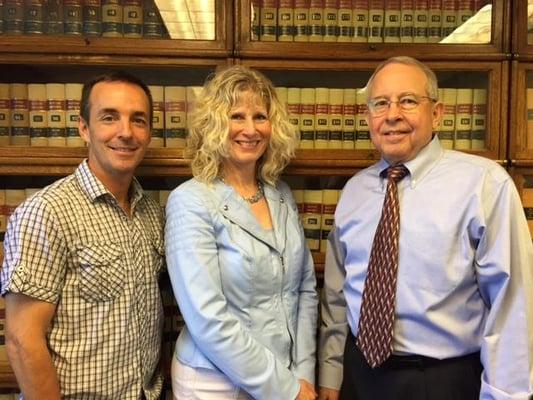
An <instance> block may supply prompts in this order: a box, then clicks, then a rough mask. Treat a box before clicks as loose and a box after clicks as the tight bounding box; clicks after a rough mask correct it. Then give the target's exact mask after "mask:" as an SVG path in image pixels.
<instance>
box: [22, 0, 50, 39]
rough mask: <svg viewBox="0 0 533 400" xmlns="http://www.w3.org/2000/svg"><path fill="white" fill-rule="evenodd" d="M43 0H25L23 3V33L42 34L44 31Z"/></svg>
mask: <svg viewBox="0 0 533 400" xmlns="http://www.w3.org/2000/svg"><path fill="white" fill-rule="evenodd" d="M44 13H45V11H44V0H26V1H25V5H24V33H25V34H26V35H42V34H43V33H44Z"/></svg>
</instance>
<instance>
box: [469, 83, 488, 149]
mask: <svg viewBox="0 0 533 400" xmlns="http://www.w3.org/2000/svg"><path fill="white" fill-rule="evenodd" d="M472 98H473V101H472V150H484V149H485V137H486V128H487V89H474V92H473V95H472Z"/></svg>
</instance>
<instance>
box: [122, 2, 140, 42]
mask: <svg viewBox="0 0 533 400" xmlns="http://www.w3.org/2000/svg"><path fill="white" fill-rule="evenodd" d="M123 4H124V11H123V21H122V22H123V25H122V29H123V30H124V37H129V38H141V37H142V36H143V9H142V1H141V0H123Z"/></svg>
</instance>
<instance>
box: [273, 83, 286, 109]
mask: <svg viewBox="0 0 533 400" xmlns="http://www.w3.org/2000/svg"><path fill="white" fill-rule="evenodd" d="M274 90H275V92H276V96H277V97H278V100H279V102H280V103H281V104H283V107H287V100H288V96H289V90H288V89H287V88H286V87H284V86H276V87H275V88H274Z"/></svg>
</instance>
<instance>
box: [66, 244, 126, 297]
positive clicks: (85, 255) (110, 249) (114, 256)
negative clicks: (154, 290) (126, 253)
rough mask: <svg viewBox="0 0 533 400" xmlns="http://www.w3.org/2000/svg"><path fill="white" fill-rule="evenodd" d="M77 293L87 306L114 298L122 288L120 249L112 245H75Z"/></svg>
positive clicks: (121, 257)
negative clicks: (77, 278) (78, 292)
mask: <svg viewBox="0 0 533 400" xmlns="http://www.w3.org/2000/svg"><path fill="white" fill-rule="evenodd" d="M76 259H77V263H78V265H77V267H78V268H79V290H80V295H81V297H82V298H83V299H85V300H86V301H88V302H91V303H95V302H102V301H110V300H113V299H115V298H117V297H118V296H119V295H120V294H121V293H122V291H123V289H124V285H125V279H126V277H125V271H124V268H123V265H122V259H123V254H122V249H121V247H120V246H119V245H117V244H115V243H94V244H90V245H79V246H78V247H77V249H76Z"/></svg>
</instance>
